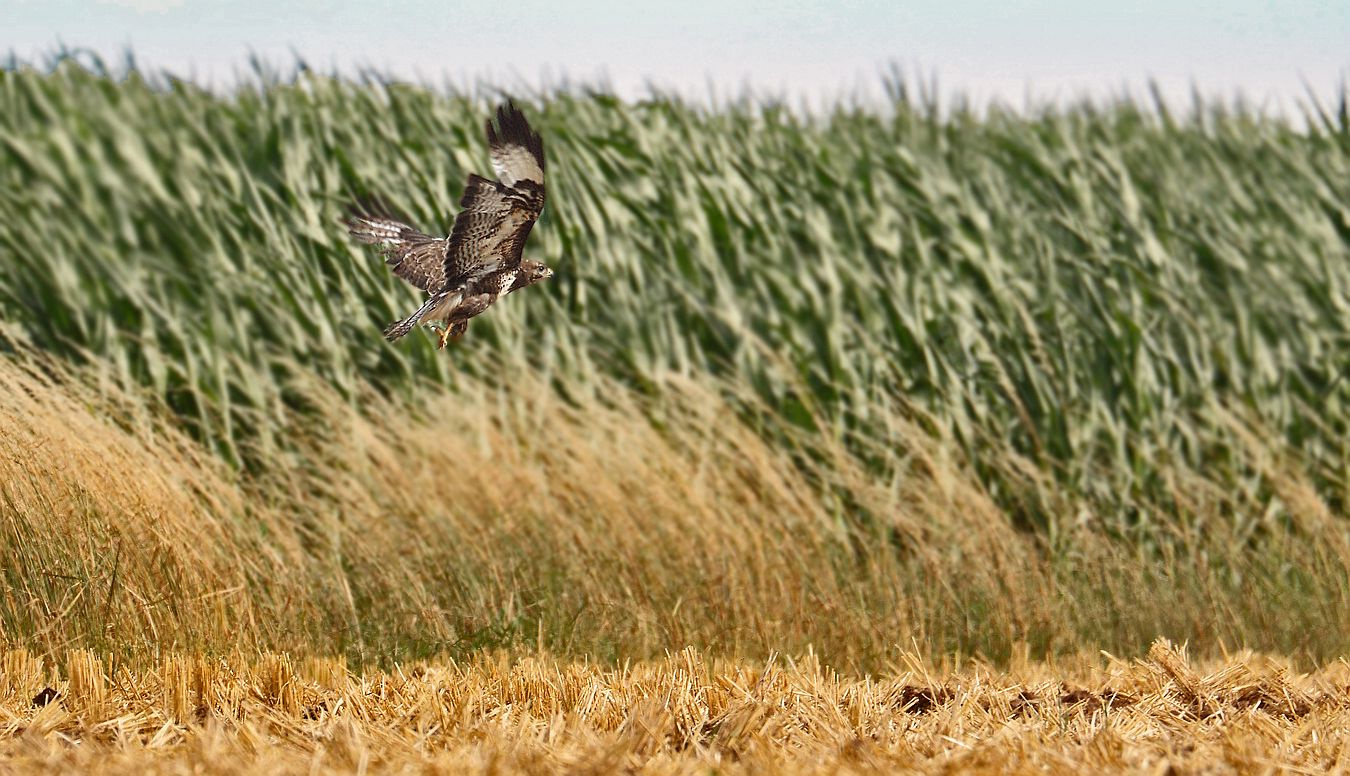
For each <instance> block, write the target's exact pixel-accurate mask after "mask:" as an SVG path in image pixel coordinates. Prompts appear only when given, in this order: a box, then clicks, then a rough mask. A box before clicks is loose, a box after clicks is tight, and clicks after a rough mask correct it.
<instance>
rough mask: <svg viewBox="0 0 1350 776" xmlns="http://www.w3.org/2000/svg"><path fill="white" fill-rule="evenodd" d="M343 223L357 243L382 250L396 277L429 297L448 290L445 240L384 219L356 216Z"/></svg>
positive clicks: (392, 220)
mask: <svg viewBox="0 0 1350 776" xmlns="http://www.w3.org/2000/svg"><path fill="white" fill-rule="evenodd" d="M343 223H345V224H346V225H347V231H348V232H349V233H350V234H351V236H352V237H353V238H354V239H356V240H358V241H360V242H363V243H369V244H372V245H378V246H380V251H381V252H382V253H384V261H385V263H386V264H388V265H389V268H390V269H391V270H393V272H394V274H395V275H397V276H399V277H400V278H403V279H404V280H406V281H407V282H409V283H411V284H412V285H414V286H417V287H418V288H420V289H422V290H423V291H425V292H427V293H428V294H434V293H436V292H437V291H440V290H441V288H442V287H444V286H445V268H446V262H445V247H446V241H445V238H442V237H432V236H431V235H429V234H423V233H422V232H419V231H418V230H416V229H414V228H413V227H411V226H408V225H407V224H405V223H403V222H402V221H398V220H395V219H393V218H389V217H387V216H383V215H359V214H356V213H353V214H351V215H349V216H348V217H347V218H346V219H345V220H344V222H343Z"/></svg>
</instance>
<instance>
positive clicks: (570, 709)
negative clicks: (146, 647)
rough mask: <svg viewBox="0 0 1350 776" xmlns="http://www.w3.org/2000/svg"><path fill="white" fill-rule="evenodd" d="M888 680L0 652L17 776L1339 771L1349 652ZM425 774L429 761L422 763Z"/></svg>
mask: <svg viewBox="0 0 1350 776" xmlns="http://www.w3.org/2000/svg"><path fill="white" fill-rule="evenodd" d="M899 658H900V659H899V661H898V663H897V665H895V666H894V667H893V668H892V669H891V670H890V671H888V672H887V673H886V674H885V675H883V676H880V677H870V676H869V677H857V676H849V675H841V674H839V673H837V672H835V671H833V670H830V669H829V668H828V667H823V666H822V665H821V663H820V661H819V660H817V659H816V658H815V657H814V656H810V655H807V656H806V657H805V658H803V659H798V660H784V659H769V660H767V661H765V662H762V663H747V662H743V661H726V660H718V659H714V658H709V657H708V656H706V655H704V654H701V653H699V652H698V651H696V650H693V649H685V650H681V651H679V652H677V653H674V654H671V655H669V656H667V657H666V658H665V659H662V660H653V661H647V662H640V663H637V664H633V665H625V666H624V667H622V668H605V667H601V666H596V665H594V664H590V663H576V662H560V661H557V660H554V659H551V658H547V657H541V656H533V657H518V658H515V659H508V658H505V657H503V656H500V655H480V656H477V657H475V658H474V659H472V660H469V661H466V662H446V661H441V662H433V663H428V664H417V665H414V666H405V667H402V668H400V669H397V670H395V671H392V672H389V673H382V672H376V671H372V672H366V673H363V674H361V675H354V674H352V673H350V672H349V671H348V669H347V667H346V666H345V665H344V664H343V663H341V662H335V661H325V660H307V661H301V662H296V661H292V660H290V659H288V658H285V657H283V656H279V655H263V656H261V657H260V658H255V659H254V660H252V661H244V660H241V659H206V658H185V657H179V656H173V657H167V658H165V659H164V660H163V661H162V662H161V663H159V664H158V665H156V666H153V667H151V668H146V669H142V670H128V669H125V668H121V669H117V668H115V667H113V666H110V665H108V664H107V663H105V662H103V661H101V660H100V659H99V658H98V657H96V656H95V655H94V654H93V653H90V652H85V651H76V652H72V653H70V654H69V655H68V656H66V658H65V659H64V661H63V662H64V666H63V667H64V669H65V670H64V672H62V674H61V676H63V677H64V676H68V679H58V678H57V675H56V674H55V673H53V672H52V671H51V670H50V669H49V668H48V667H47V666H45V665H44V664H43V663H42V661H40V660H37V659H35V658H33V657H32V656H30V655H29V654H28V653H24V652H11V653H7V654H3V655H0V666H2V667H3V669H4V672H5V673H4V674H3V677H4V678H3V680H0V759H3V760H4V761H5V762H6V763H7V764H8V766H9V767H8V768H7V772H9V773H15V774H24V773H39V772H49V773H68V772H71V771H72V770H75V769H78V770H79V771H81V772H89V773H201V772H230V773H278V774H280V773H315V772H317V771H318V770H319V769H323V770H324V771H326V772H337V773H363V772H390V771H397V772H417V773H425V772H437V773H440V772H454V773H460V772H488V773H497V772H503V771H505V772H512V773H515V772H522V773H557V772H567V773H578V772H585V773H619V772H623V773H637V772H641V773H709V772H717V773H769V772H772V773H864V772H888V773H897V772H903V773H953V772H960V773H1022V772H1027V773H1031V772H1035V773H1064V774H1078V773H1106V772H1118V771H1121V770H1128V771H1132V772H1146V773H1195V772H1204V773H1273V772H1285V773H1344V772H1345V771H1346V769H1347V768H1348V767H1350V754H1347V752H1348V751H1350V732H1348V731H1350V687H1348V686H1347V682H1350V669H1348V668H1347V667H1346V666H1345V664H1344V663H1340V664H1336V665H1334V666H1330V667H1328V668H1326V669H1323V670H1321V671H1318V672H1316V673H1314V674H1299V673H1297V672H1294V671H1292V670H1291V669H1290V668H1289V667H1288V666H1287V665H1284V664H1282V663H1281V662H1280V661H1277V660H1271V659H1269V658H1265V657H1261V656H1254V655H1250V654H1247V655H1238V656H1232V657H1229V658H1227V659H1225V660H1222V661H1216V662H1210V663H1207V664H1203V665H1197V666H1191V665H1190V664H1188V663H1187V661H1186V660H1185V659H1184V656H1183V654H1182V653H1179V652H1178V651H1177V650H1175V649H1174V648H1173V647H1171V645H1169V644H1166V643H1164V642H1159V643H1157V644H1155V645H1154V647H1153V649H1152V650H1151V651H1150V652H1149V655H1148V657H1147V658H1146V659H1143V660H1138V661H1132V662H1131V661H1119V660H1111V661H1109V662H1105V663H1104V662H1103V661H1101V660H1075V661H1067V662H1064V663H1060V664H1057V665H1053V666H1046V665H1032V664H1026V663H1025V662H1021V663H1018V662H1016V661H1015V662H1014V664H1013V665H1011V666H1010V667H1009V668H1007V669H1006V670H1000V669H995V668H991V667H989V666H987V665H981V664H978V663H972V664H966V665H961V666H958V667H953V666H950V665H947V666H940V665H934V664H930V663H927V662H925V661H924V660H922V659H921V658H919V657H918V656H916V655H913V654H902V655H900V656H899ZM428 769H430V771H429V770H428Z"/></svg>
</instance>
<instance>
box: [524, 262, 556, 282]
mask: <svg viewBox="0 0 1350 776" xmlns="http://www.w3.org/2000/svg"><path fill="white" fill-rule="evenodd" d="M520 274H521V275H522V276H523V278H524V280H525V284H526V285H529V284H530V283H538V282H539V281H541V280H547V279H548V278H551V277H553V270H552V269H550V268H549V266H548V265H547V264H545V263H544V262H542V261H535V260H534V259H523V260H522V261H521V262H520Z"/></svg>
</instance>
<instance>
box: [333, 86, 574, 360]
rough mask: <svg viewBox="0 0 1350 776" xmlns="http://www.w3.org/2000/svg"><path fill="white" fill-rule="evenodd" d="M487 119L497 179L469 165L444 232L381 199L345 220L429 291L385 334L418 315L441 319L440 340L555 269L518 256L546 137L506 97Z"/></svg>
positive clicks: (539, 202) (537, 207) (539, 206)
mask: <svg viewBox="0 0 1350 776" xmlns="http://www.w3.org/2000/svg"><path fill="white" fill-rule="evenodd" d="M486 124H487V126H486V130H487V139H488V152H489V156H490V158H491V160H492V169H493V171H494V172H496V174H497V178H498V180H495V181H494V180H488V179H487V178H484V177H482V176H480V175H475V174H472V173H470V175H469V179H468V181H467V182H466V183H465V186H464V196H463V197H461V198H460V201H459V205H460V207H461V208H463V209H462V210H461V211H460V213H459V215H458V216H456V217H455V225H454V227H453V228H452V229H451V231H450V235H449V237H444V238H442V237H432V236H430V235H427V234H423V233H422V232H420V231H418V230H417V229H414V228H413V227H411V226H408V225H407V224H406V223H403V221H402V220H400V219H398V218H397V217H395V216H393V215H392V214H390V213H389V212H388V210H387V209H385V208H382V207H379V206H367V207H365V208H362V209H359V210H354V211H353V212H352V213H351V215H350V216H349V217H348V218H347V220H346V225H347V229H348V231H349V232H350V233H351V235H352V237H353V238H354V239H356V240H358V241H360V242H364V243H370V244H375V245H379V246H381V250H382V251H383V253H384V255H385V262H386V263H387V264H388V265H389V268H390V269H391V270H392V271H393V273H394V274H395V275H397V276H398V277H400V278H402V279H403V280H406V281H407V282H408V283H410V284H412V285H414V286H416V287H417V288H419V289H421V290H423V291H425V292H426V293H427V295H428V298H427V300H426V302H425V303H424V304H423V305H422V306H421V308H419V309H418V310H417V311H416V312H414V313H413V314H412V315H410V316H408V317H407V318H404V319H403V320H401V321H398V322H396V323H394V324H393V325H391V326H390V327H389V328H388V329H386V330H385V332H384V335H385V337H386V338H387V339H389V340H395V339H398V338H399V337H402V336H403V335H405V334H407V333H408V332H409V331H412V329H413V327H414V326H416V325H417V324H418V323H419V322H421V321H426V322H428V323H432V324H434V323H436V322H444V323H445V325H446V326H447V328H446V329H445V331H443V332H442V333H441V337H440V345H439V346H440V347H442V348H443V347H445V342H446V339H447V338H448V337H450V336H459V335H462V334H463V333H464V331H465V330H466V329H467V328H468V321H469V319H470V318H473V317H474V316H476V315H479V314H481V313H482V312H484V311H485V310H487V309H488V308H489V307H491V306H492V304H493V303H494V302H496V301H497V298H498V297H500V296H501V295H502V294H506V293H510V292H511V291H515V290H518V289H520V288H524V287H525V286H528V285H531V284H532V283H535V282H538V281H540V280H543V279H545V278H547V277H549V276H550V275H552V274H553V271H552V270H550V269H549V268H548V267H547V266H545V265H544V264H542V263H540V262H537V261H531V260H529V259H523V258H522V253H523V251H524V248H525V241H526V239H528V237H529V235H530V228H531V227H533V226H534V222H535V221H536V220H537V219H538V218H539V214H540V212H541V211H543V209H544V144H543V140H542V139H541V138H540V137H539V135H538V134H537V133H535V132H534V131H533V130H532V129H530V125H529V122H527V121H526V120H525V116H524V114H522V113H521V112H520V111H519V110H518V109H517V108H516V106H515V105H513V104H512V103H510V102H507V103H506V104H505V105H502V106H501V107H499V108H498V109H497V122H496V126H494V125H493V122H492V121H491V120H488V121H487V123H486Z"/></svg>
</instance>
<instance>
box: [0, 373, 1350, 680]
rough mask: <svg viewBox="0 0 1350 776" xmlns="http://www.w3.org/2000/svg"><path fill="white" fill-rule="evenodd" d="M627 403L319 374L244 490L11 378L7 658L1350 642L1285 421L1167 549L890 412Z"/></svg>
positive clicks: (1319, 507) (44, 379)
mask: <svg viewBox="0 0 1350 776" xmlns="http://www.w3.org/2000/svg"><path fill="white" fill-rule="evenodd" d="M611 388H612V390H609V391H607V392H604V395H603V396H578V397H572V398H571V399H569V400H566V401H565V400H563V399H562V398H560V397H559V395H558V393H557V392H556V391H555V390H553V389H551V388H550V387H548V386H547V385H546V384H545V383H544V382H542V381H540V380H539V379H537V378H531V377H529V376H528V375H524V376H518V377H516V378H513V382H512V390H511V391H509V392H507V391H502V390H499V389H497V388H494V387H492V386H488V385H483V384H479V383H473V382H466V383H465V384H463V385H462V386H461V387H460V388H459V390H458V391H457V392H456V393H453V394H450V393H432V392H427V393H425V394H423V395H421V396H420V397H419V398H418V401H417V403H416V406H415V412H414V413H412V414H410V413H409V412H408V411H407V410H406V409H405V408H404V407H403V406H402V405H400V404H399V403H397V402H396V401H394V400H390V399H384V398H380V397H377V396H373V395H368V396H365V397H363V398H362V400H361V401H360V402H359V405H358V406H352V405H350V404H345V403H343V402H341V401H339V400H337V399H336V398H335V397H334V396H333V395H332V394H331V393H329V392H326V391H325V390H324V388H323V387H322V386H321V385H295V386H293V388H292V390H293V392H294V394H295V395H296V396H301V397H304V398H305V400H306V401H307V402H308V403H309V404H310V410H309V415H308V417H310V418H311V419H312V420H311V422H307V423H305V424H304V425H300V424H299V423H298V422H297V425H296V426H294V427H293V428H291V429H290V430H289V431H288V436H289V438H290V439H291V441H292V443H293V446H292V448H291V449H289V450H278V451H272V452H269V453H267V454H266V455H265V456H263V457H262V460H265V461H267V462H268V465H267V466H266V467H265V468H263V469H260V470H257V471H251V472H245V473H240V472H237V471H233V470H230V469H228V468H227V467H226V466H224V465H223V464H221V463H220V462H219V461H218V459H216V458H215V457H214V456H212V455H210V454H209V453H207V452H206V451H204V450H203V449H201V448H200V447H199V446H198V445H197V444H195V443H194V442H193V441H192V440H190V439H189V438H187V437H186V436H185V435H184V434H182V433H181V432H180V431H178V430H177V429H176V428H175V427H174V426H173V425H172V423H170V422H168V421H165V420H164V418H165V417H168V416H167V414H165V413H158V412H155V411H153V410H151V409H147V408H146V405H145V404H144V403H142V402H141V401H139V400H136V399H134V398H132V397H128V396H125V395H123V394H119V393H118V392H117V391H115V390H113V389H111V388H109V387H108V386H106V385H105V386H99V385H98V384H97V379H96V375H95V377H94V378H91V376H90V374H88V373H82V374H79V375H75V374H71V373H70V372H68V371H66V370H64V369H63V368H61V367H59V366H57V365H55V364H53V363H52V362H50V361H46V360H44V359H42V358H40V357H37V356H31V355H27V356H25V355H17V356H12V357H7V358H3V359H0V646H5V647H8V648H20V647H22V648H27V649H30V650H33V651H34V652H35V653H37V654H42V655H44V656H47V657H51V658H60V657H61V656H63V655H64V654H65V653H66V652H67V651H68V650H70V649H77V648H79V649H93V650H95V651H97V652H99V653H100V654H102V653H111V654H114V655H118V656H121V657H126V658H131V659H154V658H155V657H156V656H158V655H160V654H162V653H163V652H164V651H165V650H178V651H182V652H186V653H199V652H206V653H214V654H222V653H229V652H232V651H235V650H244V651H251V652H252V653H258V652H261V651H267V650H272V651H289V652H291V653H292V654H297V655H333V654H340V655H345V656H346V657H347V659H349V660H350V661H352V664H354V665H367V664H374V663H379V664H381V665H385V666H388V665H391V664H392V663H393V662H396V661H402V662H406V661H408V660H412V659H416V658H419V657H434V656H437V655H442V654H451V655H456V656H464V655H467V654H470V653H472V652H473V651H475V650H478V649H481V648H484V647H487V648H497V647H508V648H513V649H518V648H522V647H524V648H527V649H530V650H541V649H542V650H543V651H547V652H549V653H552V654H558V655H563V656H587V657H590V658H592V659H597V660H601V661H622V660H625V659H630V658H632V659H640V658H645V657H652V656H658V655H661V654H663V653H664V652H665V651H667V650H670V649H675V648H680V647H682V646H684V645H687V644H692V645H695V646H697V647H698V648H700V649H705V650H708V651H709V652H710V653H712V654H719V655H726V656H735V655H751V656H753V655H763V654H768V653H769V652H772V651H779V652H782V653H785V654H802V653H804V652H806V651H807V650H808V649H813V650H814V651H815V652H816V653H817V654H819V655H820V656H821V657H822V659H826V660H828V661H830V663H831V664H832V665H836V666H839V667H841V668H846V669H848V670H853V671H871V670H875V669H876V668H878V667H880V666H883V665H885V664H887V662H888V661H892V660H894V659H895V658H896V656H897V655H898V654H899V652H900V650H902V649H914V650H918V651H920V652H923V653H926V654H929V655H941V654H948V653H954V652H960V653H964V654H974V653H978V654H981V655H983V656H985V657H986V658H988V659H991V660H1004V659H1006V658H1007V657H1008V656H1009V654H1010V652H1011V650H1012V649H1013V647H1014V645H1016V644H1019V643H1024V644H1028V645H1029V646H1030V649H1031V650H1032V651H1033V652H1034V653H1035V654H1057V653H1070V652H1078V651H1083V650H1088V651H1091V650H1094V649H1099V648H1100V649H1107V650H1110V651H1113V652H1116V653H1118V654H1127V655H1128V654H1140V653H1141V651H1142V650H1144V649H1146V648H1147V646H1148V644H1149V643H1150V642H1151V641H1152V640H1153V639H1154V638H1156V637H1157V636H1159V635H1164V636H1169V637H1171V638H1174V639H1176V640H1179V641H1180V640H1187V641H1190V642H1191V643H1192V644H1193V645H1195V646H1196V648H1198V649H1200V650H1201V651H1202V652H1203V653H1204V654H1209V655H1213V654H1216V653H1217V651H1218V650H1219V649H1220V648H1221V647H1222V646H1223V645H1224V644H1227V645H1239V644H1243V645H1249V646H1253V647H1259V648H1262V649H1266V650H1269V651H1273V652H1277V653H1281V654H1289V655H1291V656H1292V657H1295V658H1297V659H1300V660H1305V661H1306V660H1309V659H1318V658H1322V659H1326V658H1330V657H1335V656H1337V655H1340V654H1343V653H1344V652H1345V648H1346V646H1347V635H1346V633H1345V632H1344V630H1343V629H1342V628H1338V627H1328V625H1327V624H1328V623H1338V622H1339V621H1340V618H1341V615H1342V614H1343V613H1344V611H1346V609H1347V607H1350V597H1348V596H1347V592H1346V583H1345V580H1346V579H1347V577H1348V576H1350V575H1348V574H1347V569H1350V552H1347V550H1346V543H1345V538H1344V535H1343V534H1344V529H1343V527H1342V526H1343V525H1344V523H1345V521H1344V519H1343V517H1344V515H1342V514H1340V513H1339V512H1337V511H1336V510H1335V509H1333V508H1332V507H1329V506H1328V505H1327V504H1325V503H1323V502H1322V501H1321V500H1320V499H1318V498H1317V496H1316V493H1315V491H1313V490H1312V489H1311V488H1310V487H1307V486H1306V485H1304V484H1303V483H1304V480H1303V479H1302V477H1303V475H1302V474H1301V472H1300V471H1299V470H1298V468H1297V465H1296V459H1295V458H1294V457H1293V456H1290V455H1288V454H1286V453H1284V452H1282V448H1278V447H1275V448H1272V447H1267V446H1264V445H1263V444H1262V442H1261V439H1263V438H1264V437H1261V436H1260V435H1259V434H1257V433H1255V432H1253V433H1252V434H1251V435H1250V441H1249V446H1250V452H1249V454H1248V458H1247V459H1246V460H1238V461H1236V462H1231V463H1230V464H1229V465H1241V466H1244V467H1248V468H1249V469H1250V470H1251V471H1252V472H1253V475H1254V476H1255V477H1258V478H1260V480H1261V482H1263V483H1264V484H1263V485H1262V486H1261V491H1262V492H1264V493H1266V494H1267V495H1266V496H1264V498H1266V499H1267V501H1252V500H1249V499H1247V497H1246V496H1243V495H1242V494H1234V493H1231V492H1225V491H1223V490H1221V489H1219V488H1217V487H1216V486H1215V484H1214V482H1213V481H1211V480H1208V479H1206V478H1205V477H1204V475H1203V473H1198V472H1195V471H1191V470H1186V469H1181V468H1178V469H1176V470H1174V471H1172V473H1171V476H1172V477H1173V489H1174V493H1175V500H1176V501H1175V504H1176V505H1181V506H1182V507H1184V509H1185V514H1186V515H1187V516H1188V517H1187V518H1186V519H1185V520H1180V519H1179V520H1177V523H1176V525H1175V527H1174V528H1173V529H1172V532H1171V534H1170V537H1171V538H1170V543H1169V544H1167V545H1165V546H1161V547H1157V548H1155V549H1153V550H1145V549H1141V548H1140V547H1139V546H1138V545H1136V544H1135V543H1134V542H1129V541H1125V542H1120V541H1114V540H1112V539H1111V538H1109V537H1108V536H1106V535H1105V534H1104V533H1101V532H1098V531H1096V530H1095V529H1094V527H1093V522H1092V520H1091V515H1086V514H1084V513H1083V512H1082V509H1083V507H1082V504H1081V502H1077V501H1075V500H1073V499H1072V498H1071V497H1070V496H1068V495H1064V494H1053V493H1052V492H1051V491H1047V493H1051V495H1050V496H1047V499H1055V501H1050V502H1049V504H1050V506H1049V507H1048V508H1054V509H1057V510H1061V511H1062V512H1063V514H1064V515H1065V516H1066V518H1065V520H1064V522H1065V523H1066V524H1067V523H1070V522H1072V520H1071V519H1069V516H1076V518H1077V519H1078V520H1079V521H1080V524H1081V528H1080V529H1076V531H1075V533H1073V534H1072V535H1059V536H1056V537H1050V538H1047V537H1040V536H1037V535H1032V534H1025V533H1021V532H1019V531H1017V530H1015V529H1014V528H1013V524H1012V519H1011V518H1010V517H1009V516H1008V515H1007V514H1005V513H1004V512H1002V511H1001V510H1000V509H999V508H998V507H997V506H996V505H995V504H994V502H993V500H992V499H990V498H989V497H988V495H987V494H986V493H985V492H984V491H983V490H982V489H981V488H980V487H979V486H978V484H976V477H974V475H973V474H972V473H971V472H970V468H969V465H968V463H966V462H964V461H963V460H962V458H961V457H960V456H959V455H957V454H956V453H954V452H953V450H954V447H953V446H952V445H950V444H948V443H947V442H945V441H944V440H943V439H941V438H935V437H933V436H932V435H931V433H928V432H921V431H919V430H917V429H915V428H912V424H909V423H908V422H907V421H905V420H904V419H903V418H902V417H901V415H900V414H899V413H897V414H895V415H893V416H889V417H879V418H878V422H884V423H887V424H890V425H891V426H892V430H891V432H890V436H891V437H892V438H895V439H899V440H901V443H900V444H897V446H896V447H895V448H894V449H889V450H885V451H878V453H877V455H876V456H875V458H876V459H877V460H881V461H882V462H883V464H884V465H883V466H881V467H880V468H879V467H878V466H877V464H876V461H875V460H874V461H873V462H872V463H871V464H870V465H868V466H865V465H863V463H861V462H860V461H859V459H858V458H856V457H855V456H854V455H852V454H850V453H847V452H845V451H844V450H843V449H842V447H841V446H837V445H834V444H833V443H831V442H829V441H819V440H817V441H816V442H814V443H813V445H814V446H811V447H806V446H802V447H800V448H797V449H793V448H791V447H790V446H786V445H775V444H771V443H769V442H767V441H766V440H765V439H764V438H763V437H761V436H760V435H759V434H757V433H756V432H755V431H754V430H753V429H751V428H750V427H748V426H747V425H746V424H745V423H744V422H742V421H740V420H738V415H737V413H735V412H733V410H732V409H731V408H730V406H729V405H728V403H727V401H726V399H725V398H723V394H722V393H721V392H719V391H718V390H714V389H713V388H712V387H710V386H707V385H703V384H699V383H689V382H677V381H674V380H672V381H671V383H670V384H669V385H668V386H667V387H666V389H665V390H664V391H663V392H664V393H665V394H666V395H667V396H668V397H670V398H668V399H666V400H663V401H662V403H660V404H659V405H653V404H649V403H648V404H644V403H643V402H642V401H640V400H639V399H638V398H636V397H635V396H634V395H633V394H631V393H630V392H627V391H625V390H623V389H621V388H619V387H618V386H611ZM986 463H989V464H991V465H1002V466H1007V467H1008V468H1010V469H1013V468H1015V467H1016V466H1017V465H1018V464H1017V460H1016V459H1015V458H1013V457H1009V458H1007V459H1006V460H1000V459H997V458H996V457H994V456H992V455H991V456H990V458H989V459H987V460H986ZM1145 506H1150V505H1145ZM1150 508H1152V509H1160V508H1161V507H1160V506H1159V505H1151V506H1150ZM1244 516H1245V517H1244ZM1235 526H1236V527H1235Z"/></svg>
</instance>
